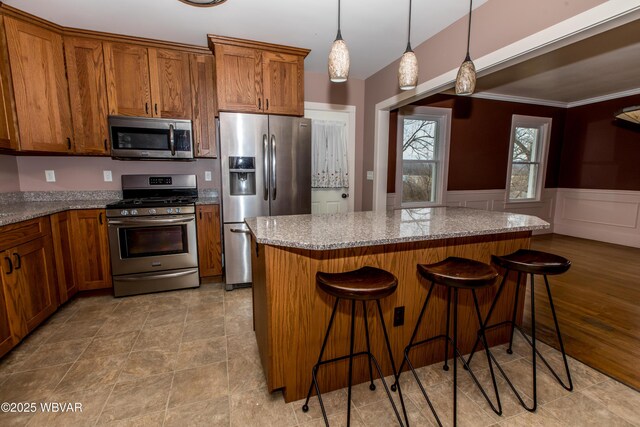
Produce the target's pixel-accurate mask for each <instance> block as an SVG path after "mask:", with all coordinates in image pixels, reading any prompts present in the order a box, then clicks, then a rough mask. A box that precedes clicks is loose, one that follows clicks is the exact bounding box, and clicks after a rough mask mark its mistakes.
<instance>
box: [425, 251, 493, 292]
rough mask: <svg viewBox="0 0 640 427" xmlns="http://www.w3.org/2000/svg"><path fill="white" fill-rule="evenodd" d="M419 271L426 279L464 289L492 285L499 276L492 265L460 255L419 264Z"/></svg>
mask: <svg viewBox="0 0 640 427" xmlns="http://www.w3.org/2000/svg"><path fill="white" fill-rule="evenodd" d="M418 272H419V273H420V275H421V276H422V277H424V278H425V279H428V280H432V281H434V282H436V283H440V284H442V285H446V286H452V287H454V288H463V289H478V288H483V287H485V286H491V285H493V283H494V282H495V280H496V277H498V272H496V270H495V268H493V267H491V266H490V265H488V264H485V263H483V262H480V261H475V260H472V259H466V258H458V257H449V258H447V259H445V260H444V261H440V262H437V263H435V264H418Z"/></svg>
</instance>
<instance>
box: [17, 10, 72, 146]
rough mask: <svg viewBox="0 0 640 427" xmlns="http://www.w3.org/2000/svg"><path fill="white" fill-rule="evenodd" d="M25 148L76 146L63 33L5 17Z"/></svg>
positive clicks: (20, 132)
mask: <svg viewBox="0 0 640 427" xmlns="http://www.w3.org/2000/svg"><path fill="white" fill-rule="evenodd" d="M5 28H6V33H7V45H8V50H9V62H10V64H11V75H12V79H13V93H14V97H15V105H16V114H17V117H18V123H19V125H20V126H19V134H20V148H21V149H22V150H32V151H49V152H70V151H71V150H72V148H73V147H72V145H73V134H72V127H71V112H70V108H69V93H68V89H67V79H66V76H65V68H64V54H63V51H62V36H61V35H60V34H57V33H54V32H53V31H49V30H47V29H44V28H41V27H38V26H36V25H32V24H29V23H26V22H23V21H19V20H17V19H13V18H9V17H5Z"/></svg>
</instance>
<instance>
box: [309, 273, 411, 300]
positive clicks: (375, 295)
mask: <svg viewBox="0 0 640 427" xmlns="http://www.w3.org/2000/svg"><path fill="white" fill-rule="evenodd" d="M316 282H317V283H318V287H319V288H320V289H322V290H323V291H325V292H326V293H328V294H329V295H333V296H334V297H337V298H345V299H355V300H363V301H368V300H375V299H381V298H384V297H387V296H389V295H391V294H392V293H394V292H395V290H396V288H397V287H398V279H396V276H394V275H393V274H391V273H389V272H388V271H385V270H382V269H380V268H376V267H369V266H365V267H362V268H359V269H357V270H353V271H345V272H342V273H323V272H321V271H319V272H317V273H316Z"/></svg>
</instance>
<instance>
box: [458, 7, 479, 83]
mask: <svg viewBox="0 0 640 427" xmlns="http://www.w3.org/2000/svg"><path fill="white" fill-rule="evenodd" d="M472 9H473V0H469V26H468V30H467V56H466V57H465V58H464V62H463V63H462V65H461V66H460V69H459V70H458V76H457V77H456V95H471V94H472V93H473V91H474V90H476V66H475V65H474V64H473V61H472V60H471V56H470V55H469V43H470V42H471V11H472Z"/></svg>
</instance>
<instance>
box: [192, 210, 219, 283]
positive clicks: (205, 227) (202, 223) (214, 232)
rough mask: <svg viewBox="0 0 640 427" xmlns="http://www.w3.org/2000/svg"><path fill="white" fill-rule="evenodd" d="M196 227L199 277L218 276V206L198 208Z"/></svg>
mask: <svg viewBox="0 0 640 427" xmlns="http://www.w3.org/2000/svg"><path fill="white" fill-rule="evenodd" d="M197 227H198V260H199V264H200V277H206V276H219V275H221V274H222V241H221V238H220V206H219V205H202V206H198V214H197Z"/></svg>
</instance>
